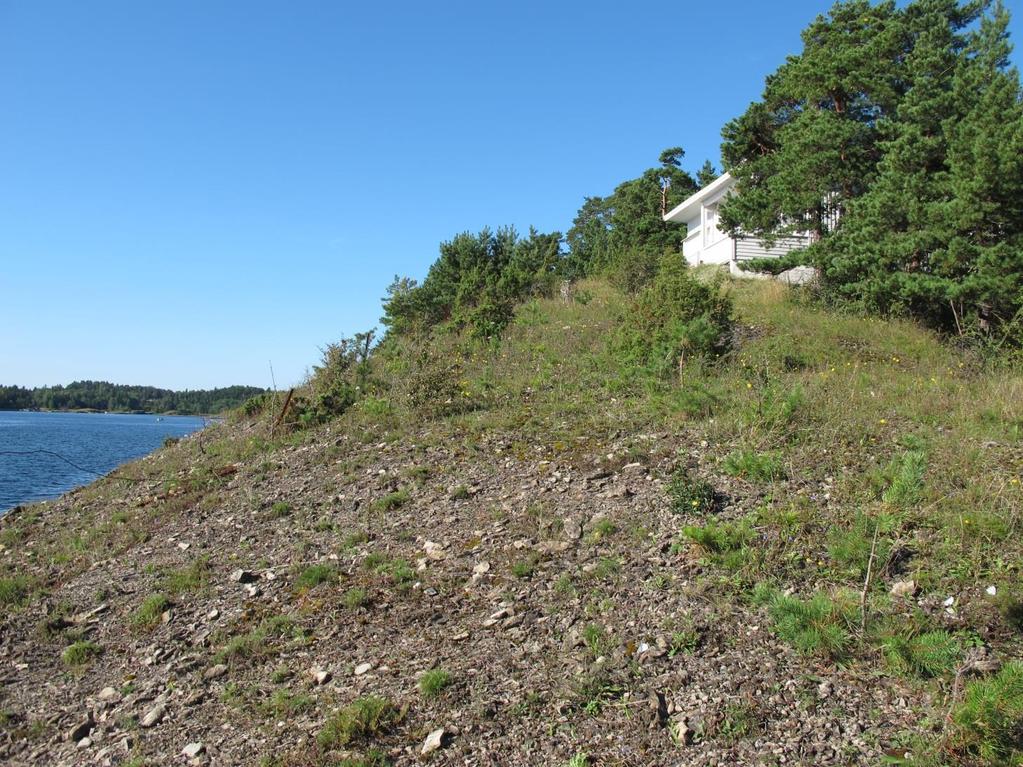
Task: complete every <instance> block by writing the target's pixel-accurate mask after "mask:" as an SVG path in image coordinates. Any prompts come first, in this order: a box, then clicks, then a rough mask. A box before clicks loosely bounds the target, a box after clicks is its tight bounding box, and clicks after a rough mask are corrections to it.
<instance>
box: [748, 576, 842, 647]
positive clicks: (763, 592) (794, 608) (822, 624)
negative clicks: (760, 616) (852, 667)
mask: <svg viewBox="0 0 1023 767" xmlns="http://www.w3.org/2000/svg"><path fill="white" fill-rule="evenodd" d="M753 597H754V601H755V602H757V603H760V604H766V605H767V611H768V614H769V615H770V617H771V623H772V627H773V629H774V632H775V633H776V634H777V635H778V636H779V637H780V638H781V639H782V640H784V641H785V642H788V643H789V644H790V645H792V646H793V647H795V648H796V649H797V650H799V651H800V652H802V653H806V654H808V655H818V656H821V657H824V658H828V659H830V660H833V661H844V660H846V659H847V658H848V657H849V654H850V652H851V650H852V646H853V636H852V629H853V627H854V626H855V624H856V620H857V617H858V612H857V597H856V595H854V594H853V593H852V592H848V591H836V592H835V593H834V594H826V593H824V592H820V591H819V592H817V593H815V594H813V595H812V596H811V597H809V598H808V599H800V598H799V597H796V596H790V595H786V594H783V593H780V592H778V591H777V590H776V589H773V588H772V587H770V586H765V585H764V584H761V585H760V586H758V587H757V589H755V590H754V594H753Z"/></svg>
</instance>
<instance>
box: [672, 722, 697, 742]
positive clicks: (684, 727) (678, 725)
mask: <svg viewBox="0 0 1023 767" xmlns="http://www.w3.org/2000/svg"><path fill="white" fill-rule="evenodd" d="M671 735H672V737H673V738H674V739H675V742H676V743H678V744H679V745H680V746H691V745H693V739H694V738H695V737H696V733H695V732H694V731H693V730H692V729H690V727H689V723H688V722H687V721H686V719H685V717H679V718H678V719H676V720H675V721H674V722H672V723H671Z"/></svg>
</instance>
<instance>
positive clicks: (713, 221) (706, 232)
mask: <svg viewBox="0 0 1023 767" xmlns="http://www.w3.org/2000/svg"><path fill="white" fill-rule="evenodd" d="M724 238H725V234H724V232H722V231H721V230H720V229H718V206H717V205H716V204H715V205H708V206H707V225H706V226H705V227H704V229H703V243H704V245H713V244H714V243H716V242H721V240H723V239H724Z"/></svg>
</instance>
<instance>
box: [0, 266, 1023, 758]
mask: <svg viewBox="0 0 1023 767" xmlns="http://www.w3.org/2000/svg"><path fill="white" fill-rule="evenodd" d="M726 289H727V290H729V291H730V292H731V293H732V294H733V296H734V298H735V301H736V314H737V320H738V323H737V327H736V331H735V337H734V339H733V344H732V350H731V351H730V352H729V353H728V354H727V355H725V356H724V357H722V358H721V359H718V360H716V361H714V362H706V361H704V362H699V361H694V362H692V363H691V364H689V365H687V366H686V367H685V368H684V370H683V372H682V376H681V378H678V377H672V378H670V379H669V378H659V377H656V376H652V375H650V374H648V373H647V372H646V371H645V370H643V369H640V368H638V367H636V366H635V365H633V364H631V363H629V362H627V361H626V360H625V359H624V358H623V357H622V355H621V352H620V351H619V350H620V348H621V347H620V345H618V344H615V343H613V339H614V338H615V334H616V333H617V332H618V328H619V327H620V326H621V324H622V320H623V318H625V317H627V316H629V313H630V312H632V311H634V308H633V306H632V305H631V303H630V299H628V298H627V297H625V296H623V295H621V294H620V293H618V292H617V291H616V290H614V289H613V288H612V287H610V286H609V285H608V284H606V283H604V282H602V281H590V282H584V283H580V284H579V285H577V287H576V291H575V294H574V297H573V298H572V299H571V300H568V301H564V300H561V299H550V300H547V299H543V300H536V301H532V302H530V303H527V304H525V305H524V306H522V307H520V308H519V309H518V311H517V312H516V315H515V319H514V321H513V322H512V324H511V325H510V326H509V328H508V329H507V331H506V332H505V335H504V337H503V339H502V341H501V343H500V344H493V343H486V342H482V341H478V340H472V339H470V338H467V337H465V336H462V335H459V334H449V335H435V336H434V337H432V338H431V339H430V340H429V341H424V340H422V339H418V340H417V339H416V338H415V337H414V336H409V337H406V338H404V339H402V340H400V341H398V342H396V343H394V344H393V345H392V346H391V347H390V348H389V349H388V350H386V352H383V353H381V354H380V355H379V356H378V357H376V358H374V362H373V366H372V370H371V372H370V375H369V379H368V380H369V383H368V388H369V391H370V394H368V395H366V396H364V397H362V398H361V399H359V400H358V402H357V404H355V405H354V406H353V407H352V408H351V409H349V410H348V411H347V412H346V413H345V414H344V415H343V416H342V417H340V418H338V419H336V420H334V421H332V422H331V423H328V424H326V425H323V426H319V427H314V428H306V429H296V430H284V429H283V428H282V427H275V422H276V416H277V412H276V410H274V409H273V408H270V409H268V411H267V412H266V413H264V414H263V415H261V416H256V417H251V416H250V417H244V416H241V415H239V417H238V418H237V419H236V420H235V421H234V422H232V423H228V424H224V425H221V426H218V427H215V428H213V429H210V430H208V431H207V432H205V433H204V434H202V435H198V436H195V437H193V438H190V439H187V440H183V441H182V442H181V443H180V444H178V445H176V446H174V447H170V448H167V449H164V450H162V451H160V452H159V453H157V454H155V455H154V456H151V457H149V458H147V459H144V460H142V461H140V462H138V463H136V464H134V465H131V466H129V467H126V468H125V469H123V470H120V471H119V472H117V473H116V474H115V476H114V477H113V478H110V479H105V480H102V481H100V482H97V483H95V484H94V485H91V486H89V487H88V488H84V489H82V490H80V491H77V492H75V493H72V494H70V495H69V496H66V497H65V498H63V499H61V500H59V501H56V502H53V503H48V504H40V505H36V506H32V507H28V508H25V509H22V510H19V511H17V512H15V513H12V514H10V515H8V516H7V517H5V518H4V519H3V521H2V522H0V542H2V546H3V548H2V550H0V563H2V567H3V573H2V579H0V605H2V608H0V609H2V618H0V626H2V629H0V651H2V652H0V654H2V655H3V657H5V658H9V659H11V661H12V664H9V665H8V666H7V668H6V669H5V671H4V675H3V687H2V688H0V710H2V711H3V715H2V718H0V732H2V735H0V757H3V758H4V760H5V761H6V762H8V763H12V764H23V763H24V764H29V763H54V764H58V763H76V760H77V759H80V758H81V757H82V754H83V753H84V754H88V755H90V759H92V758H99V759H100V760H101V761H102V759H104V758H107V759H110V760H111V763H113V764H129V763H130V764H134V765H142V764H147V765H148V764H176V763H180V761H181V760H182V757H181V755H180V754H181V751H182V749H183V748H184V747H185V746H186V745H188V744H193V743H199V744H201V745H202V748H201V751H200V752H199V753H198V755H196V756H195V757H194V758H195V759H196V760H197V761H198V762H199V763H202V762H204V761H205V760H209V761H210V763H213V764H254V765H255V764H262V765H267V767H269V766H270V765H282V766H283V765H336V764H346V765H351V766H354V765H379V764H388V763H393V764H412V763H418V762H420V761H423V762H426V761H428V762H430V763H436V764H463V763H473V764H491V763H494V764H573V765H582V764H594V765H597V764H599V765H605V764H606V765H618V764H621V765H631V764H655V763H656V764H665V763H672V764H694V765H695V764H701V765H702V764H716V763H743V764H747V763H761V764H776V763H777V764H780V763H783V762H784V763H804V764H877V763H879V762H880V761H881V760H882V759H888V760H889V761H894V762H898V761H899V760H902V761H903V762H905V763H912V764H985V765H1012V764H1019V763H1020V759H1021V754H1023V743H1021V737H1023V736H1021V727H1023V689H1021V687H1023V666H1021V665H1020V662H1019V659H1020V657H1021V649H1023V603H1021V601H1020V600H1021V599H1023V587H1021V571H1020V568H1021V554H1023V511H1021V509H1023V489H1021V486H1020V478H1021V476H1023V449H1021V444H1023V442H1021V437H1023V374H1021V372H1020V369H1019V368H1018V366H1013V365H1009V364H1007V363H1006V364H1002V365H993V364H991V363H990V362H985V361H984V360H982V359H980V358H979V357H976V356H973V355H972V354H970V353H968V352H965V351H961V350H956V349H953V348H951V347H950V346H948V345H946V344H944V343H942V342H941V341H940V340H939V339H938V338H936V337H935V336H934V335H933V334H931V333H930V332H928V331H925V330H922V329H921V328H920V327H918V326H916V325H913V324H910V323H903V322H883V321H879V320H875V319H865V318H861V317H856V316H846V315H841V314H836V313H831V312H828V311H824V310H822V309H820V308H816V307H814V306H811V305H806V304H804V303H803V302H801V301H800V300H799V296H798V295H797V294H792V293H790V292H789V290H788V289H787V288H785V287H783V286H781V285H779V284H777V283H773V282H760V281H743V282H736V283H730V284H728V285H727V286H726ZM439 729H443V733H441V734H440V735H439V736H438V735H437V734H436V731H437V730H439ZM72 731H73V732H72ZM431 734H433V738H432V740H431V739H430V738H429V737H428V736H430V735H431ZM83 739H84V740H85V741H87V742H86V743H84V745H83V743H82V741H83ZM438 740H439V744H440V745H439V747H438V748H436V750H432V751H430V752H429V753H428V754H426V755H422V753H421V752H422V750H423V749H424V747H426V746H431V745H436V743H437V742H438ZM101 752H102V753H101Z"/></svg>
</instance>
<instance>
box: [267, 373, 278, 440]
mask: <svg viewBox="0 0 1023 767" xmlns="http://www.w3.org/2000/svg"><path fill="white" fill-rule="evenodd" d="M269 362H270V383H272V384H273V387H274V402H273V407H271V408H270V412H271V413H273V411H274V410H276V409H277V378H276V377H275V376H274V363H273V360H269ZM273 438H274V424H273V421H271V422H270V441H271V442H273Z"/></svg>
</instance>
